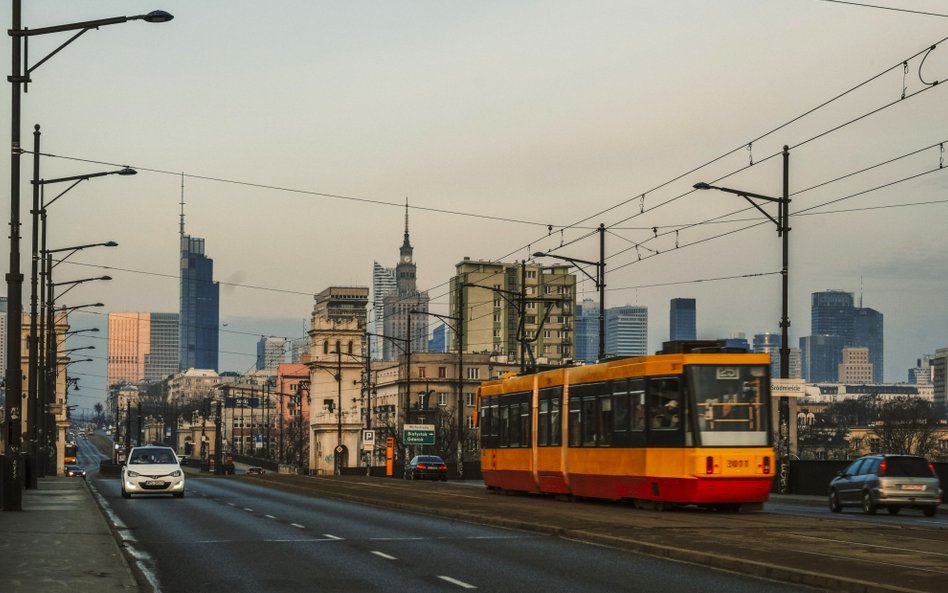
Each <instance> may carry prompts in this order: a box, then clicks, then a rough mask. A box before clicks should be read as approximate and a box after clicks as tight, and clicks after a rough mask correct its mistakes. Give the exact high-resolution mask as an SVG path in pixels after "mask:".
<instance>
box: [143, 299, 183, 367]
mask: <svg viewBox="0 0 948 593" xmlns="http://www.w3.org/2000/svg"><path fill="white" fill-rule="evenodd" d="M179 317H180V316H179V315H178V314H177V313H151V320H150V322H149V325H150V330H151V331H150V333H149V342H150V345H149V348H148V354H146V355H145V382H146V383H154V382H156V381H162V380H164V379H167V378H168V377H170V376H171V375H173V374H175V373H177V372H178V354H179V348H178V346H179V344H178V329H179V328H178V325H179Z"/></svg>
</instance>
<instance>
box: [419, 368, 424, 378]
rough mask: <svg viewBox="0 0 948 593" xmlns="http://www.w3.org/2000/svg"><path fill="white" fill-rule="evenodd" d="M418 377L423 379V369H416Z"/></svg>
mask: <svg viewBox="0 0 948 593" xmlns="http://www.w3.org/2000/svg"><path fill="white" fill-rule="evenodd" d="M418 377H420V378H421V379H424V378H425V367H418Z"/></svg>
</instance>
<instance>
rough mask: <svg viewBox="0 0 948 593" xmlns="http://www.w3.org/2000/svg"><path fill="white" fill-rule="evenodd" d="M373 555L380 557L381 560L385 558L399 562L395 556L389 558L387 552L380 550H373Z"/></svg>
mask: <svg viewBox="0 0 948 593" xmlns="http://www.w3.org/2000/svg"><path fill="white" fill-rule="evenodd" d="M372 553H373V554H375V555H376V556H378V557H379V558H385V559H386V560H397V558H395V556H389V555H388V554H386V553H385V552H379V551H378V550H372Z"/></svg>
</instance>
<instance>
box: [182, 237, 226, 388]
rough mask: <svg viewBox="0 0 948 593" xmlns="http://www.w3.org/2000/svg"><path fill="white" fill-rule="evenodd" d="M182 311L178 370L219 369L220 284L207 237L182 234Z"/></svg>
mask: <svg viewBox="0 0 948 593" xmlns="http://www.w3.org/2000/svg"><path fill="white" fill-rule="evenodd" d="M180 296H181V299H180V303H181V313H180V318H179V326H178V328H179V332H178V335H179V350H178V351H179V355H178V370H181V371H186V370H188V369H211V370H214V371H217V370H218V345H219V339H220V333H219V331H218V326H219V325H220V286H219V285H218V283H217V282H214V260H212V259H211V258H209V257H207V255H205V253H204V239H200V238H197V237H192V236H190V235H185V234H182V235H181V294H180Z"/></svg>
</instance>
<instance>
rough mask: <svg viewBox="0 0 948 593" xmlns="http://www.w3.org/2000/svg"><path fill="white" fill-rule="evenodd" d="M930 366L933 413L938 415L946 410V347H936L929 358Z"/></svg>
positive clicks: (947, 405)
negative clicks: (933, 398) (933, 397)
mask: <svg viewBox="0 0 948 593" xmlns="http://www.w3.org/2000/svg"><path fill="white" fill-rule="evenodd" d="M929 362H930V363H931V366H932V385H933V387H934V394H935V400H934V403H935V413H936V414H938V416H939V417H943V416H945V414H946V412H948V393H946V389H948V348H938V349H937V350H935V354H934V355H933V356H932V357H931V358H930V359H929Z"/></svg>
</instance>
